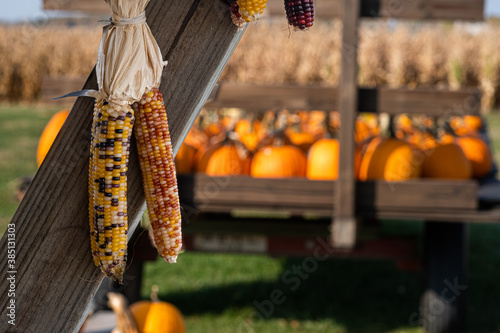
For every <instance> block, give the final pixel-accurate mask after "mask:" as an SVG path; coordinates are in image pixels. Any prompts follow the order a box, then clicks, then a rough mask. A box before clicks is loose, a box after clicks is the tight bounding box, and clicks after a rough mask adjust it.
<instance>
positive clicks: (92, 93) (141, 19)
mask: <svg viewBox="0 0 500 333" xmlns="http://www.w3.org/2000/svg"><path fill="white" fill-rule="evenodd" d="M98 22H103V23H107V24H106V25H105V26H104V27H103V36H104V35H106V34H108V33H109V32H108V30H109V29H111V28H112V27H115V26H116V27H123V26H130V25H137V24H142V23H146V11H142V12H141V13H140V14H139V15H137V16H135V17H131V18H127V17H119V15H115V14H113V15H112V16H111V17H110V18H109V19H107V20H100V21H98ZM146 28H147V29H148V30H149V28H148V27H147V25H146ZM101 43H102V40H101ZM155 46H156V47H157V45H156V44H155ZM158 54H159V55H160V58H161V53H160V51H159V50H158ZM100 56H101V55H100V54H99V55H98V63H99V60H100V59H102V58H100ZM156 63H157V66H158V65H160V66H161V67H164V66H166V65H167V63H168V61H163V60H162V59H160V61H157V62H156ZM98 67H99V66H98ZM155 76H156V77H158V75H155ZM155 81H158V80H155ZM98 82H99V85H100V87H99V90H95V89H85V90H78V91H73V92H70V93H67V94H65V95H62V96H59V97H54V98H52V99H60V98H65V97H92V98H95V99H108V96H107V94H105V93H103V92H101V91H100V90H101V84H102V78H101V80H99V78H98ZM155 83H156V86H158V84H159V82H155ZM147 88H152V87H149V85H148V86H147ZM139 90H140V91H143V90H142V89H139ZM140 96H142V93H141V94H140V95H137V94H136V96H135V98H129V99H128V100H129V101H128V104H132V103H133V102H135V101H136V100H139V99H140Z"/></svg>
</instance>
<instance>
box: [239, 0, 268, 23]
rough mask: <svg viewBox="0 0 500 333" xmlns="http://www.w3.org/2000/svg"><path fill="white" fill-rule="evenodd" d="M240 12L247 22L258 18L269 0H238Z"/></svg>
mask: <svg viewBox="0 0 500 333" xmlns="http://www.w3.org/2000/svg"><path fill="white" fill-rule="evenodd" d="M236 3H237V4H238V8H239V13H240V15H241V17H242V18H243V19H244V20H245V21H246V22H252V21H255V20H258V19H259V18H260V17H261V16H262V14H263V13H264V8H266V5H267V0H237V1H236Z"/></svg>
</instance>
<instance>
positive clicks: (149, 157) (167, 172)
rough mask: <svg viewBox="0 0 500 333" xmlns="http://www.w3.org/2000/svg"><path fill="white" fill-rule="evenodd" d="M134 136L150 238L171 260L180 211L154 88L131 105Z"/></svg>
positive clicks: (162, 116) (164, 125) (162, 107)
mask: <svg viewBox="0 0 500 333" xmlns="http://www.w3.org/2000/svg"><path fill="white" fill-rule="evenodd" d="M133 108H134V111H135V114H136V117H137V119H136V125H135V137H136V141H137V149H138V151H139V160H140V163H141V171H142V178H143V183H144V192H145V195H146V204H147V207H148V214H149V220H150V221H151V229H152V231H153V240H154V243H155V245H156V248H157V249H158V253H159V254H160V256H161V257H163V259H164V260H165V261H166V262H169V263H174V262H176V260H177V255H178V254H179V251H180V250H181V248H182V235H181V212H180V204H179V193H178V190H177V177H176V173H175V164H174V154H173V151H172V143H171V141H170V132H169V130H168V121H167V113H166V112H165V105H164V103H163V96H162V94H161V92H160V91H159V90H158V89H157V88H153V89H152V90H150V91H146V92H145V93H144V95H143V96H142V98H141V100H140V101H139V102H136V103H134V104H133Z"/></svg>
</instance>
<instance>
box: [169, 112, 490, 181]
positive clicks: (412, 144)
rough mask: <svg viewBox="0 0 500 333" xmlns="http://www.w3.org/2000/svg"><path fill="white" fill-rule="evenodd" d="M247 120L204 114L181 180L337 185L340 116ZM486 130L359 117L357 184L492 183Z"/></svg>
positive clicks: (180, 166) (471, 123)
mask: <svg viewBox="0 0 500 333" xmlns="http://www.w3.org/2000/svg"><path fill="white" fill-rule="evenodd" d="M241 115H242V114H241V113H240V114H237V115H236V116H235V115H227V114H226V115H221V114H220V113H215V112H214V113H207V112H205V113H204V114H202V115H201V117H200V118H199V119H197V121H196V123H195V125H194V126H193V127H192V129H191V131H190V132H189V134H188V135H187V137H186V139H185V141H184V143H183V145H182V146H181V148H180V150H179V152H178V154H177V156H176V166H177V172H178V174H188V173H193V172H203V173H206V174H207V175H210V176H228V175H250V176H252V177H256V178H288V177H307V178H309V179H312V180H334V179H337V177H338V160H339V142H338V139H337V138H336V133H337V131H338V130H339V128H340V117H339V114H338V113H337V112H335V111H332V112H322V111H297V112H288V111H286V110H282V111H279V112H271V111H270V112H267V113H264V114H262V115H260V117H256V116H253V115H251V116H245V115H244V114H243V116H242V117H241ZM483 126H484V123H483V120H482V118H481V117H479V116H463V117H451V118H448V119H444V118H429V117H425V116H411V117H410V116H408V115H398V116H388V115H380V116H376V115H373V114H361V115H360V116H359V117H358V118H357V119H356V123H355V131H354V139H355V142H356V149H355V151H354V152H353V154H354V166H353V167H354V170H355V175H356V179H358V180H361V181H366V180H376V179H383V180H388V181H404V180H407V179H414V178H419V177H423V178H439V179H471V178H476V179H481V178H484V177H488V176H490V175H491V173H492V170H493V161H492V155H491V152H490V147H489V145H488V143H487V141H486V140H485V139H486V138H485V137H484V135H483V134H482V133H483V131H482V129H483Z"/></svg>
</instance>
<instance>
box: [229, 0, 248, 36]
mask: <svg viewBox="0 0 500 333" xmlns="http://www.w3.org/2000/svg"><path fill="white" fill-rule="evenodd" d="M229 12H230V13H231V20H232V21H233V23H234V25H236V26H237V27H238V30H241V29H243V26H244V25H245V24H246V23H247V22H246V21H245V19H244V18H243V17H241V14H240V7H238V4H237V3H236V0H233V2H231V5H230V6H229Z"/></svg>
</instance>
